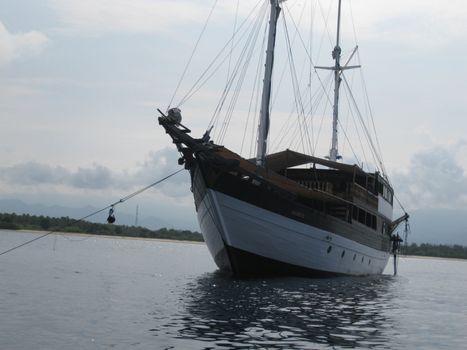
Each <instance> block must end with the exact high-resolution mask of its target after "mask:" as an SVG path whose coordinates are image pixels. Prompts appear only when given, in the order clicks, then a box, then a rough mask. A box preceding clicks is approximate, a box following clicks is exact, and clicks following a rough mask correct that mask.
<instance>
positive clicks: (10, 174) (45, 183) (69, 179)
mask: <svg viewBox="0 0 467 350" xmlns="http://www.w3.org/2000/svg"><path fill="white" fill-rule="evenodd" d="M178 157H179V154H178V153H177V151H176V150H175V148H164V149H162V150H159V151H155V152H151V153H150V154H149V155H148V156H147V158H146V160H145V162H143V163H142V164H139V165H137V166H136V167H135V171H132V172H130V171H120V172H119V171H115V170H112V169H109V168H108V167H105V166H103V165H100V164H93V165H92V167H80V168H78V169H76V170H72V169H67V168H65V167H63V166H50V165H48V164H43V163H38V162H24V163H18V164H15V165H12V166H7V167H0V180H1V181H3V183H4V184H5V185H6V187H11V186H14V187H16V188H22V187H23V188H24V187H31V186H33V187H36V188H38V187H43V188H49V189H51V188H54V187H55V188H56V189H57V190H64V189H79V190H92V191H95V190H108V189H109V188H112V189H114V190H119V191H121V192H122V191H130V190H131V189H134V188H142V187H144V186H147V185H149V184H150V183H152V182H154V181H157V180H159V179H161V178H163V177H165V176H167V175H169V174H171V173H173V172H175V171H177V170H179V169H181V167H180V166H179V165H178V164H177V159H178ZM185 175H186V176H182V175H181V174H179V175H177V176H174V177H172V178H169V179H167V180H166V181H164V182H163V183H161V184H160V185H159V186H158V187H157V189H158V190H159V191H160V192H161V193H163V194H165V195H166V196H169V197H172V198H181V197H187V196H189V195H190V193H189V188H190V180H189V176H188V174H187V173H186V174H185Z"/></svg>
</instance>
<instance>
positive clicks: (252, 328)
mask: <svg viewBox="0 0 467 350" xmlns="http://www.w3.org/2000/svg"><path fill="white" fill-rule="evenodd" d="M393 283H394V282H393V279H392V278H391V277H388V276H379V277H371V278H336V279H320V280H312V279H301V278H277V279H266V280H253V279H251V280H250V279H246V280H245V279H232V278H231V277H228V276H225V275H222V274H221V273H219V272H215V273H207V274H204V275H202V276H201V277H199V278H197V279H196V280H195V281H194V282H192V283H190V284H188V285H187V287H186V289H185V290H184V291H183V293H182V295H184V296H185V298H184V300H183V303H184V312H183V316H182V315H181V317H179V318H172V320H171V322H170V323H169V324H166V325H165V328H166V329H167V330H168V332H169V334H172V335H173V336H176V337H177V338H179V339H191V340H197V341H201V342H209V344H210V345H211V346H212V345H213V344H215V346H216V347H217V348H248V347H249V348H268V349H284V348H287V349H320V348H339V347H342V348H355V347H360V346H363V347H366V348H388V346H386V345H387V344H389V338H390V337H391V334H392V329H393V320H392V319H391V317H389V316H388V315H387V313H386V310H387V309H389V308H391V305H392V304H391V303H390V301H391V299H392V298H393V294H392V292H391V291H392V284H393Z"/></svg>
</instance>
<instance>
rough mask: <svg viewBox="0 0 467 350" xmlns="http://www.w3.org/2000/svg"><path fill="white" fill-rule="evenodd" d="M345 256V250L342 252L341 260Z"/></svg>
mask: <svg viewBox="0 0 467 350" xmlns="http://www.w3.org/2000/svg"><path fill="white" fill-rule="evenodd" d="M344 256H345V250H343V251H342V254H341V258H343V257H344Z"/></svg>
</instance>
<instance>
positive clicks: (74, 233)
mask: <svg viewBox="0 0 467 350" xmlns="http://www.w3.org/2000/svg"><path fill="white" fill-rule="evenodd" d="M0 231H9V232H23V233H32V234H36V235H44V234H46V233H48V232H51V231H41V230H23V229H21V230H9V229H0ZM50 235H60V236H75V237H102V238H113V239H127V240H140V241H157V242H173V243H189V244H199V245H203V244H204V242H199V241H188V240H180V239H170V238H150V237H132V236H116V235H115V236H113V235H97V234H91V233H80V232H61V231H52V232H51V233H50Z"/></svg>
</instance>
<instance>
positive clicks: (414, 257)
mask: <svg viewBox="0 0 467 350" xmlns="http://www.w3.org/2000/svg"><path fill="white" fill-rule="evenodd" d="M1 231H8V232H23V233H32V234H36V235H43V234H46V233H48V232H50V231H41V230H24V229H21V230H8V229H0V232H1ZM50 235H60V236H74V237H88V238H90V237H102V238H106V239H108V238H111V239H125V240H137V241H156V242H166V243H188V244H195V245H204V244H205V243H204V242H198V241H188V240H180V239H170V238H148V237H131V236H120V235H119V236H112V235H96V234H90V233H80V232H60V231H52V232H51V233H50ZM398 257H399V258H403V259H405V258H409V259H424V260H457V261H463V262H467V260H466V259H461V258H449V257H440V256H423V255H405V254H398Z"/></svg>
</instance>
